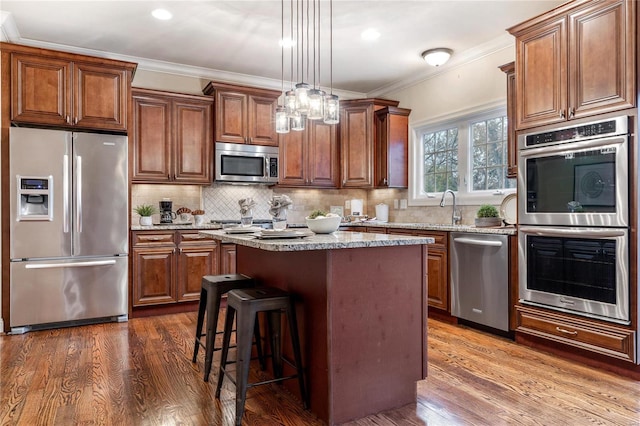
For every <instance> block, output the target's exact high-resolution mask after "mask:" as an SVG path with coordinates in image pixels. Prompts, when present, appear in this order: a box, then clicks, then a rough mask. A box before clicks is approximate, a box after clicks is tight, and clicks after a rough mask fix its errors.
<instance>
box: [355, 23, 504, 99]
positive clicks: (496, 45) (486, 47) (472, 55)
mask: <svg viewBox="0 0 640 426" xmlns="http://www.w3.org/2000/svg"><path fill="white" fill-rule="evenodd" d="M514 45H515V40H514V38H513V36H511V35H510V34H508V33H506V32H505V33H504V34H503V35H501V36H499V37H496V38H494V39H492V40H489V41H487V42H485V43H482V44H479V45H478V46H475V47H473V48H471V49H467V50H465V51H463V52H460V53H456V52H454V54H453V55H452V56H451V59H450V60H449V61H448V62H447V63H446V64H444V65H442V66H440V67H431V66H429V65H427V67H428V68H425V71H423V72H421V73H417V74H414V75H411V76H409V77H407V78H405V79H402V80H398V81H396V82H394V83H390V84H388V85H385V86H382V87H380V88H379V89H376V90H374V91H372V92H369V93H367V97H372V98H375V97H380V96H384V95H385V94H388V93H390V92H395V91H399V90H402V89H406V88H407V87H410V86H415V85H416V84H419V83H422V82H423V81H426V80H430V79H432V78H435V77H437V76H439V75H441V74H444V73H447V72H450V71H451V70H453V69H455V68H458V67H460V66H462V65H466V64H469V63H471V62H474V61H477V60H479V59H482V58H484V57H487V56H489V55H492V54H494V53H496V52H499V51H501V50H504V49H509V48H512V47H513V46H514Z"/></svg>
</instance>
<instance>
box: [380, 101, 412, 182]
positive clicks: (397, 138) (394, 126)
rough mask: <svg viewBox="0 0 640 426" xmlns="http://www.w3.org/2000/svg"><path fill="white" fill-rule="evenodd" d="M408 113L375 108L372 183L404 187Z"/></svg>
mask: <svg viewBox="0 0 640 426" xmlns="http://www.w3.org/2000/svg"><path fill="white" fill-rule="evenodd" d="M409 113H410V110H408V109H404V108H389V107H387V108H383V109H381V110H378V111H376V115H375V122H376V136H375V152H376V155H375V178H374V182H375V185H376V187H379V188H407V186H408V184H409V172H408V167H409Z"/></svg>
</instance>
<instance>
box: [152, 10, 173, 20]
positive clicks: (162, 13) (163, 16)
mask: <svg viewBox="0 0 640 426" xmlns="http://www.w3.org/2000/svg"><path fill="white" fill-rule="evenodd" d="M151 16H153V17H154V18H156V19H159V20H161V21H168V20H169V19H171V18H173V15H172V14H171V12H169V11H168V10H165V9H155V10H154V11H153V12H151Z"/></svg>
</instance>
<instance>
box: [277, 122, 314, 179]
mask: <svg viewBox="0 0 640 426" xmlns="http://www.w3.org/2000/svg"><path fill="white" fill-rule="evenodd" d="M307 139H308V138H307V131H306V130H305V131H302V132H299V131H293V130H292V131H290V132H289V133H286V134H281V135H279V140H280V148H279V154H280V158H279V161H280V164H279V176H278V184H279V185H281V186H305V185H306V184H307V176H306V161H307V160H306V158H307V147H308V145H307Z"/></svg>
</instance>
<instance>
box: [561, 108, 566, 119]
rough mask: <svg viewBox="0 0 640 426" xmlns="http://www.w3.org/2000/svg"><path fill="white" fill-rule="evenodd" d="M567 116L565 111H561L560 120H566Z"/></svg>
mask: <svg viewBox="0 0 640 426" xmlns="http://www.w3.org/2000/svg"><path fill="white" fill-rule="evenodd" d="M564 117H565V114H564V110H562V111H560V118H562V119H563V120H564Z"/></svg>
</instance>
